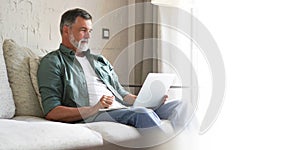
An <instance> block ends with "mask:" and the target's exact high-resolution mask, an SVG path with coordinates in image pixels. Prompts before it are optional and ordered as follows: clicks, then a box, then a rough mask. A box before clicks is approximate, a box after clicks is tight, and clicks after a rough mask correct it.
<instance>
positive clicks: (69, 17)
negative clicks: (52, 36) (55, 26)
mask: <svg viewBox="0 0 300 150" xmlns="http://www.w3.org/2000/svg"><path fill="white" fill-rule="evenodd" d="M77 17H82V18H84V19H86V20H92V16H91V15H90V14H89V13H88V12H87V11H85V10H83V9H80V8H75V9H71V10H68V11H66V12H65V13H64V14H63V15H62V16H61V20H60V34H61V35H62V33H63V27H64V26H72V24H74V23H75V21H76V18H77Z"/></svg>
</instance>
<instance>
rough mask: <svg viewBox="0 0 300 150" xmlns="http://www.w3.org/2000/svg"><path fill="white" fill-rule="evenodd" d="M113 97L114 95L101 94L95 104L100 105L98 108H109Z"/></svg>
mask: <svg viewBox="0 0 300 150" xmlns="http://www.w3.org/2000/svg"><path fill="white" fill-rule="evenodd" d="M114 99H115V97H114V96H106V95H103V96H102V97H101V99H100V101H99V102H98V104H97V105H98V106H100V109H103V108H109V107H110V106H111V105H112V104H113V102H114Z"/></svg>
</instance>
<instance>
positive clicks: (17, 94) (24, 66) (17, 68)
mask: <svg viewBox="0 0 300 150" xmlns="http://www.w3.org/2000/svg"><path fill="white" fill-rule="evenodd" d="M3 55H4V58H5V63H6V69H7V75H8V81H9V84H10V87H11V89H12V94H13V98H14V102H15V105H16V115H17V116H20V115H23V116H24V115H29V116H37V117H43V116H44V115H43V113H42V109H41V107H40V104H39V102H38V98H37V96H36V94H35V91H34V88H33V86H32V83H31V79H30V75H29V63H28V62H29V58H30V57H32V58H37V57H38V56H37V55H36V54H35V53H33V52H32V51H31V50H30V49H28V48H25V47H20V46H19V45H18V44H16V43H15V41H13V40H5V41H4V43H3Z"/></svg>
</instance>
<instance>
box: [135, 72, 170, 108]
mask: <svg viewBox="0 0 300 150" xmlns="http://www.w3.org/2000/svg"><path fill="white" fill-rule="evenodd" d="M175 77H176V76H175V74H168V73H149V74H148V75H147V77H146V80H145V81H144V84H143V86H142V88H141V90H140V92H139V94H138V95H137V98H136V100H135V102H134V104H133V107H147V108H152V109H155V108H157V107H159V106H160V105H161V104H162V103H163V98H164V96H165V95H166V93H167V92H168V90H169V88H170V87H171V85H172V83H173V81H174V79H175Z"/></svg>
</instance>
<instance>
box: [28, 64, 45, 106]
mask: <svg viewBox="0 0 300 150" xmlns="http://www.w3.org/2000/svg"><path fill="white" fill-rule="evenodd" d="M40 60H41V58H29V73H30V79H31V83H32V85H33V88H34V91H35V94H36V96H37V98H38V100H39V104H40V106H41V108H42V111H44V110H43V106H42V97H41V94H40V90H39V86H38V79H37V71H38V68H39V64H40Z"/></svg>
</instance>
